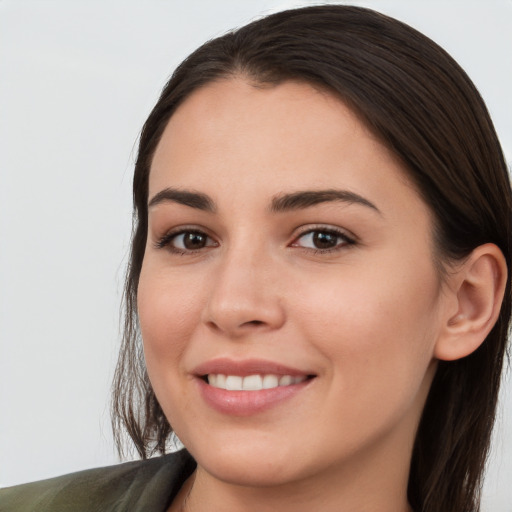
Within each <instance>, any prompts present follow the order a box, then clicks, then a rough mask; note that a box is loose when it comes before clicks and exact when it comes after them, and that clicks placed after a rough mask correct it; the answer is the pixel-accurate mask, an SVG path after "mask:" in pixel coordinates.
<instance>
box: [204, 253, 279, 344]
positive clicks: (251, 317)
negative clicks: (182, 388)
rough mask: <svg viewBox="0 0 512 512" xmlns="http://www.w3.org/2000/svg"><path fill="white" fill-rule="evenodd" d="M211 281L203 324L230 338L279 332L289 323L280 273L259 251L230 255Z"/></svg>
mask: <svg viewBox="0 0 512 512" xmlns="http://www.w3.org/2000/svg"><path fill="white" fill-rule="evenodd" d="M217 263H218V266H217V267H216V269H215V276H214V277H213V279H212V280H211V281H210V286H211V288H210V290H209V297H208V301H207V304H206V306H205V308H204V313H203V321H204V323H205V324H206V325H207V326H208V327H209V328H210V329H212V330H214V331H216V332H217V333H222V334H223V335H225V336H228V337H230V338H241V337H244V336H247V335H251V334H254V333H255V332H265V331H271V330H274V329H279V328H280V327H281V326H282V325H283V324H284V322H285V317H286V315H285V310H284V301H283V297H282V296H281V293H280V287H279V278H278V274H279V270H278V268H277V267H278V265H277V264H276V262H275V261H272V257H271V256H269V255H267V256H265V255H264V254H263V250H260V251H258V250H256V249H255V248H249V249H247V248H246V249H242V250H236V249H235V248H233V249H232V250H231V251H227V253H226V255H225V256H224V257H223V258H221V261H218V262H217Z"/></svg>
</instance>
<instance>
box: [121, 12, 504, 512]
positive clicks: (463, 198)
mask: <svg viewBox="0 0 512 512" xmlns="http://www.w3.org/2000/svg"><path fill="white" fill-rule="evenodd" d="M236 76H242V77H245V78H246V79H247V80H248V81H249V82H250V83H251V84H253V85H256V86H272V85H276V84H279V83H282V82H284V81H289V80H296V81H301V82H306V83H309V84H311V85H313V86H316V87H319V88H321V89H324V90H328V91H329V92H331V93H333V94H335V95H337V96H338V97H339V98H340V99H341V101H343V102H344V103H346V104H347V106H349V107H350V108H351V109H353V110H354V112H355V113H356V114H357V115H359V117H360V118H361V119H362V120H363V122H364V123H366V125H367V126H368V127H369V129H370V130H371V131H372V133H374V134H375V135H376V136H377V137H378V138H379V139H380V140H381V141H382V142H383V143H384V144H385V145H386V146H387V147H388V148H389V149H390V150H391V151H392V152H393V153H394V154H395V155H396V156H397V157H398V158H399V159H400V160H401V161H402V162H403V163H404V166H405V168H406V169H407V173H408V178H409V179H410V180H411V182H412V183H413V184H414V185H415V186H416V188H417V190H418V192H419V193H420V195H421V196H422V198H423V199H424V201H425V202H426V204H427V205H428V206H429V207H430V210H431V212H432V214H433V219H434V243H435V248H436V251H435V252H436V254H437V261H436V263H437V265H438V268H439V269H440V270H442V269H446V268H448V267H449V265H450V263H453V262H457V261H460V260H461V259H463V258H464V257H466V256H468V255H469V254H470V253H471V251H472V250H473V249H474V248H476V247H477V246H479V245H482V244H484V243H488V242H491V243H494V244H496V245H497V246H498V247H499V248H500V249H501V251H502V252H503V254H504V256H505V259H506V261H507V265H508V267H509V268H510V263H511V251H510V249H511V217H510V212H511V205H512V195H511V190H510V182H509V178H508V172H507V166H506V163H505V160H504V157H503V153H502V151H501V147H500V144H499V141H498V138H497V136H496V133H495V130H494V127H493V124H492V121H491V119H490V117H489V114H488V112H487V109H486V107H485V104H484V102H483V100H482V98H481V97H480V95H479V93H478V91H477V90H476V88H475V86H474V85H473V84H472V82H471V80H470V79H469V78H468V76H467V75H466V73H465V72H464V71H463V70H462V69H461V68H460V66H459V65H458V64H457V63H456V62H455V61H454V60H453V59H452V58H451V57H450V56H449V55H448V54H447V53H446V52H445V51H444V50H443V49H442V48H440V47H439V46H438V45H437V44H435V43H434V42H432V41H431V40H430V39H429V38H427V37H426V36H424V35H422V34H420V33H419V32H417V31H416V30H414V29H413V28H411V27H409V26H408V25H406V24H404V23H402V22H399V21H397V20H394V19H392V18H389V17H387V16H384V15H382V14H379V13H377V12H375V11H372V10H369V9H366V8H360V7H350V6H340V5H330V6H327V5H326V6H315V7H306V8H301V9H294V10H289V11H283V12H279V13H276V14H273V15H271V16H268V17H266V18H263V19H261V20H258V21H255V22H252V23H250V24H249V25H246V26H244V27H242V28H240V29H238V30H235V31H233V32H229V33H227V34H226V35H223V36H221V37H218V38H216V39H213V40H211V41H208V42H207V43H205V44H204V45H203V46H201V47H200V48H199V49H197V50H196V51H195V52H194V53H192V54H191V55H190V56H189V57H188V58H187V59H185V60H184V61H183V63H182V64H181V65H180V66H179V67H178V68H177V69H176V71H175V72H174V74H173V75H172V77H171V79H170V80H169V82H168V83H167V85H166V86H165V88H164V89H163V92H162V94H161V96H160V98H159V100H158V102H157V104H156V106H155V107H154V109H153V110H152V112H151V114H150V115H149V117H148V119H147V121H146V123H145V125H144V127H143V130H142V132H141V136H140V143H139V153H138V158H137V161H136V165H135V174H134V180H133V201H134V217H133V236H132V244H131V252H130V261H129V265H128V271H127V275H126V282H125V294H124V307H125V316H124V322H125V324H124V336H123V341H122V346H121V351H120V356H119V363H118V366H117V369H116V374H115V379H114V384H113V402H112V403H113V406H112V411H113V426H114V432H115V440H116V442H117V443H118V446H119V447H121V446H122V437H123V436H122V432H123V431H125V432H127V434H128V435H129V437H130V438H131V440H132V441H133V443H134V445H135V447H136V449H137V451H138V453H139V455H140V456H141V457H142V458H146V457H149V456H151V455H153V454H156V453H165V451H166V444H167V443H168V439H169V435H170V434H171V432H172V428H171V426H170V425H169V423H168V421H167V419H166V418H165V415H164V413H163V411H162V409H161V408H160V405H159V404H158V400H157V399H156V396H155V394H154V392H153V390H152V388H151V384H150V382H149V378H148V375H147V372H146V369H145V363H144V355H143V351H142V344H141V339H140V332H139V326H138V318H137V287H138V280H139V276H140V272H141V267H142V262H143V258H144V250H145V245H146V237H147V222H148V207H147V201H148V180H149V173H150V168H151V161H152V158H153V155H154V152H155V149H156V147H157V145H158V142H159V140H160V138H161V136H162V133H163V131H164V129H165V127H166V125H167V123H168V121H169V119H170V118H171V116H172V115H173V113H174V112H175V111H176V109H177V108H178V106H179V105H180V104H181V103H182V102H183V101H184V100H185V99H186V98H187V97H188V96H190V94H192V93H193V92H194V91H195V90H197V89H199V88H201V87H203V86H204V85H206V84H208V83H211V82H213V81H216V80H219V79H226V78H232V77H236ZM510 315H511V297H510V279H508V282H507V288H506V292H505V297H504V300H503V304H502V308H501V312H500V316H499V319H498V321H497V323H496V325H495V326H494V328H493V329H492V331H491V332H490V334H489V335H488V337H487V339H486V341H485V342H484V343H483V344H482V346H481V347H480V348H479V349H478V350H476V351H475V352H474V353H473V354H471V355H470V356H468V357H465V358H463V359H460V360H457V361H451V362H444V361H440V362H439V364H438V368H437V371H436V375H435V377H434V381H433V384H432V387H431V390H430V393H429V396H428V399H427V402H426V405H425V408H424V411H423V415H422V419H421V422H420V426H419V429H418V432H417V436H416V440H415V445H414V450H413V456H412V461H411V472H410V478H409V488H408V498H409V502H410V504H411V505H412V507H413V508H414V509H415V510H417V511H422V512H439V510H450V512H469V511H472V512H474V511H477V510H479V492H480V488H481V479H482V475H483V469H484V465H485V461H486V457H487V453H488V449H489V443H490V435H491V431H492V426H493V424H494V418H495V411H496V402H497V397H498V391H499V386H500V375H501V370H502V365H503V359H504V355H505V350H506V343H507V337H508V331H509V322H510Z"/></svg>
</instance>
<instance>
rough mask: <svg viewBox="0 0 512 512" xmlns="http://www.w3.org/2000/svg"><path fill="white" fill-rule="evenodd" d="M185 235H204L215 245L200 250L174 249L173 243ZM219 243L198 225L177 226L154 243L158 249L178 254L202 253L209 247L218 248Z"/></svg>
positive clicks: (208, 245)
mask: <svg viewBox="0 0 512 512" xmlns="http://www.w3.org/2000/svg"><path fill="white" fill-rule="evenodd" d="M185 233H197V234H201V235H204V236H205V237H207V238H208V239H210V240H213V242H214V243H213V244H207V245H206V246H205V247H203V248H200V249H186V250H183V249H179V248H178V247H172V245H171V242H172V241H173V240H174V239H175V238H176V237H178V236H179V235H183V234H185ZM218 245H219V244H218V242H217V241H216V240H215V238H214V237H213V236H212V235H210V234H209V233H208V230H207V229H205V228H203V227H202V226H197V225H191V226H187V225H185V226H177V227H175V228H172V229H170V230H169V231H166V232H165V233H164V234H163V235H162V236H158V237H157V240H156V241H155V242H154V243H153V246H154V247H155V248H156V249H167V250H169V251H170V252H173V253H177V254H195V253H197V252H200V251H201V250H203V249H206V248H208V247H216V246H218Z"/></svg>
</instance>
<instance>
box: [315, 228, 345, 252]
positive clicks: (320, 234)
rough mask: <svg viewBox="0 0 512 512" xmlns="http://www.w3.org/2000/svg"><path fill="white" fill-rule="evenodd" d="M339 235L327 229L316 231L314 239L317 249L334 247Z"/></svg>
mask: <svg viewBox="0 0 512 512" xmlns="http://www.w3.org/2000/svg"><path fill="white" fill-rule="evenodd" d="M338 239H339V236H338V235H335V234H334V233H329V232H326V231H315V232H314V233H313V237H312V241H313V245H314V246H315V248H316V249H332V248H333V247H336V245H337V244H338Z"/></svg>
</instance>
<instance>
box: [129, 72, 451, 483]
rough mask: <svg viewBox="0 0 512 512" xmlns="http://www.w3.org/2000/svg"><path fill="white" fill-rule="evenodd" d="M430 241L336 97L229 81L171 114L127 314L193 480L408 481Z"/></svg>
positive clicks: (398, 173) (411, 193)
mask: <svg viewBox="0 0 512 512" xmlns="http://www.w3.org/2000/svg"><path fill="white" fill-rule="evenodd" d="M431 228H432V226H431V218H430V214H429V210H428V208H427V207H426V205H425V204H424V202H423V201H422V200H421V199H420V197H419V195H418V193H417V192H416V191H415V189H414V188H413V187H412V186H411V185H410V184H409V182H408V180H407V178H406V176H405V173H404V171H403V169H402V167H401V164H400V163H399V162H398V160H397V159H396V158H395V157H394V156H393V155H392V154H391V153H390V152H389V151H388V150H387V149H386V148H385V147H384V146H383V145H382V144H381V143H380V142H379V141H378V140H376V138H375V137H374V136H372V134H371V133H369V132H368V130H367V129H366V128H365V126H364V125H363V124H362V123H361V122H360V121H359V120H358V118H357V116H355V115H354V113H353V112H351V111H350V110H349V109H348V108H347V107H346V106H345V105H344V104H343V103H342V102H340V101H339V100H338V99H336V98H335V97H334V96H332V95H330V94H329V93H326V92H322V91H318V90H315V89H314V88H312V87H311V86H309V85H306V84H299V83H291V82H288V83H284V84H281V85H278V86H275V87H270V86H269V87H254V86H252V85H249V84H248V83H247V82H245V81H244V80H242V79H232V80H224V81H219V82H216V83H213V84H210V85H207V86H205V87H203V88H202V89H200V90H198V91H196V92H195V93H193V94H192V95H191V96H190V97H189V98H188V99H187V100H186V101H185V102H184V103H183V104H182V105H181V106H180V107H179V108H178V110H177V111H176V113H175V114H174V115H173V116H172V118H171V120H170V122H169V124H168V126H167V127H166V129H165V132H164V134H163V137H162V139H161V141H160V143H159V145H158V147H157V150H156V153H155V157H154V160H153V163H152V167H151V174H150V180H149V230H148V240H147V246H146V253H145V256H144V262H143V266H142V273H141V276H140V283H139V289H138V310H139V315H140V325H141V329H142V335H143V339H144V350H145V357H146V362H147V367H148V372H149V376H150V379H151V383H152V385H153V388H154V390H155V393H156V395H157V397H158V400H159V402H160V404H161V406H162V408H163V410H164V412H165V414H166V416H167V418H168V419H169V421H170V423H171V425H172V426H173V428H174V429H175V431H176V433H177V434H178V436H179V437H180V439H181V440H182V441H183V443H184V444H185V446H186V447H187V448H188V449H189V451H190V452H191V453H192V455H193V456H194V457H195V458H196V460H197V461H198V463H199V466H200V467H201V468H203V469H204V470H206V472H207V473H208V474H210V475H213V476H215V477H217V478H221V479H223V480H224V481H231V482H237V483H242V484H243V483H245V484H257V485H267V484H278V483H287V482H292V481H297V480H303V479H304V478H308V477H313V476H315V475H320V474H323V473H329V474H333V473H336V472H344V471H347V470H350V471H351V472H354V471H359V470H361V469H362V468H364V467H370V465H371V466H373V467H375V471H378V472H379V473H380V474H381V475H382V474H383V472H384V473H385V472H386V471H388V470H387V469H385V468H387V467H389V465H390V464H392V465H394V467H395V469H394V471H395V472H396V471H398V472H400V471H403V472H404V474H405V478H406V474H407V471H408V464H409V458H410V453H411V449H412V443H413V439H414V434H415V429H416V426H417V423H418V421H419V417H420V414H421V410H422V407H423V405H424V401H425V398H426V395H427V392H428V388H429V386H430V383H431V379H432V376H433V372H434V369H435V364H434V363H433V356H432V354H433V349H434V345H435V343H436V340H437V339H438V336H439V332H440V326H441V323H442V320H441V319H442V316H443V311H444V310H445V309H446V305H445V302H446V301H445V299H444V295H443V292H442V289H441V285H440V281H439V278H438V275H437V273H436V270H435V268H434V264H433V255H432V237H431ZM208 379H209V380H210V383H208V382H207V381H208ZM242 388H243V389H242ZM354 468H358V469H357V470H356V469H354ZM397 468H398V469H397Z"/></svg>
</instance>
